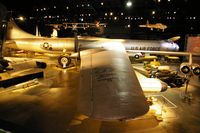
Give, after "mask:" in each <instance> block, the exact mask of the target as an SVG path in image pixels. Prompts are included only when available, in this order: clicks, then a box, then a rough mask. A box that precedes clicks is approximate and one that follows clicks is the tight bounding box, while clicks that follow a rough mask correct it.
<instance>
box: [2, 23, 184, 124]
mask: <svg viewBox="0 0 200 133" xmlns="http://www.w3.org/2000/svg"><path fill="white" fill-rule="evenodd" d="M5 47H10V48H15V49H22V50H27V51H34V52H43V53H55V54H57V53H58V54H60V57H59V58H58V60H59V62H60V64H61V65H62V66H63V67H66V66H67V65H68V64H69V62H70V59H71V55H72V54H73V53H76V52H78V53H80V54H79V55H80V58H81V66H80V71H81V75H80V88H79V95H80V96H79V100H78V110H79V111H80V112H81V113H83V114H85V115H87V116H89V117H91V118H94V119H100V120H126V119H133V118H135V117H138V116H141V115H144V114H146V113H147V112H148V110H149V105H148V103H147V101H146V98H145V96H144V94H143V90H142V88H141V85H140V83H139V81H138V79H137V77H136V74H135V72H134V70H133V68H132V66H131V63H130V61H129V58H128V56H127V53H126V50H145V51H147V50H164V51H178V50H179V47H178V45H177V44H176V43H174V42H172V41H169V40H168V41H164V40H161V41H155V40H154V41H153V40H152V41H150V40H148V41H147V40H126V39H107V38H96V37H80V38H78V39H76V38H46V37H37V36H34V35H32V34H29V33H26V32H24V31H23V30H21V29H20V28H19V27H18V26H17V25H16V24H15V23H14V21H9V22H8V30H7V40H6V42H5ZM184 70H185V69H184ZM152 88H153V86H152ZM163 88H166V85H163V84H162V83H160V90H162V89H163Z"/></svg>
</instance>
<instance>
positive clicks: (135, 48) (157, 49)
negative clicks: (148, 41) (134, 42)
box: [131, 47, 160, 51]
mask: <svg viewBox="0 0 200 133" xmlns="http://www.w3.org/2000/svg"><path fill="white" fill-rule="evenodd" d="M131 50H152V51H159V50H160V47H131Z"/></svg>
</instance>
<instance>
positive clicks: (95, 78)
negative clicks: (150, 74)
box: [78, 46, 149, 120]
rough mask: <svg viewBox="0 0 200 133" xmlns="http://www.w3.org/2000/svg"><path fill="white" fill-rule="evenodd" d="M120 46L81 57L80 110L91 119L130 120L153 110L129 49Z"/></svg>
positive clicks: (93, 51) (92, 51)
mask: <svg viewBox="0 0 200 133" xmlns="http://www.w3.org/2000/svg"><path fill="white" fill-rule="evenodd" d="M116 48H117V50H115V48H108V49H101V50H95V49H93V50H90V51H91V52H90V53H91V54H83V55H82V56H81V76H80V90H79V95H80V96H79V102H78V109H79V111H80V112H81V113H83V114H85V115H87V116H89V117H91V118H94V119H100V120H126V119H132V118H135V117H137V116H141V115H144V114H145V113H147V112H148V110H149V106H148V104H147V101H146V99H145V97H144V94H143V91H142V89H141V86H140V84H139V82H138V79H137V77H136V75H135V73H134V71H133V68H132V66H131V64H130V61H129V59H128V57H127V54H126V52H125V49H124V48H123V49H122V50H120V51H119V47H118V46H116ZM95 51H96V52H95Z"/></svg>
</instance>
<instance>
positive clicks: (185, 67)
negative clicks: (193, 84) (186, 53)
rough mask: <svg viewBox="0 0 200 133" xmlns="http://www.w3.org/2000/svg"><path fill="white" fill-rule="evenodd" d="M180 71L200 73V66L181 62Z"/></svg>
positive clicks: (197, 74)
mask: <svg viewBox="0 0 200 133" xmlns="http://www.w3.org/2000/svg"><path fill="white" fill-rule="evenodd" d="M180 71H181V72H182V73H183V74H185V75H191V74H193V75H196V76H199V75H200V66H199V65H198V64H191V65H190V64H189V63H186V62H184V63H182V64H181V65H180Z"/></svg>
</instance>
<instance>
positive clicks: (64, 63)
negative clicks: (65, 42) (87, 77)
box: [58, 55, 71, 68]
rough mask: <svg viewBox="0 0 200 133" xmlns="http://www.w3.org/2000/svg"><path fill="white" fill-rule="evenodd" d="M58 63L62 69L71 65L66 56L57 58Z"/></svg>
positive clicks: (69, 59)
mask: <svg viewBox="0 0 200 133" xmlns="http://www.w3.org/2000/svg"><path fill="white" fill-rule="evenodd" d="M58 63H59V65H60V66H61V67H62V68H67V67H68V66H69V65H70V64H71V58H70V57H69V56H66V55H61V56H60V57H58Z"/></svg>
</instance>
